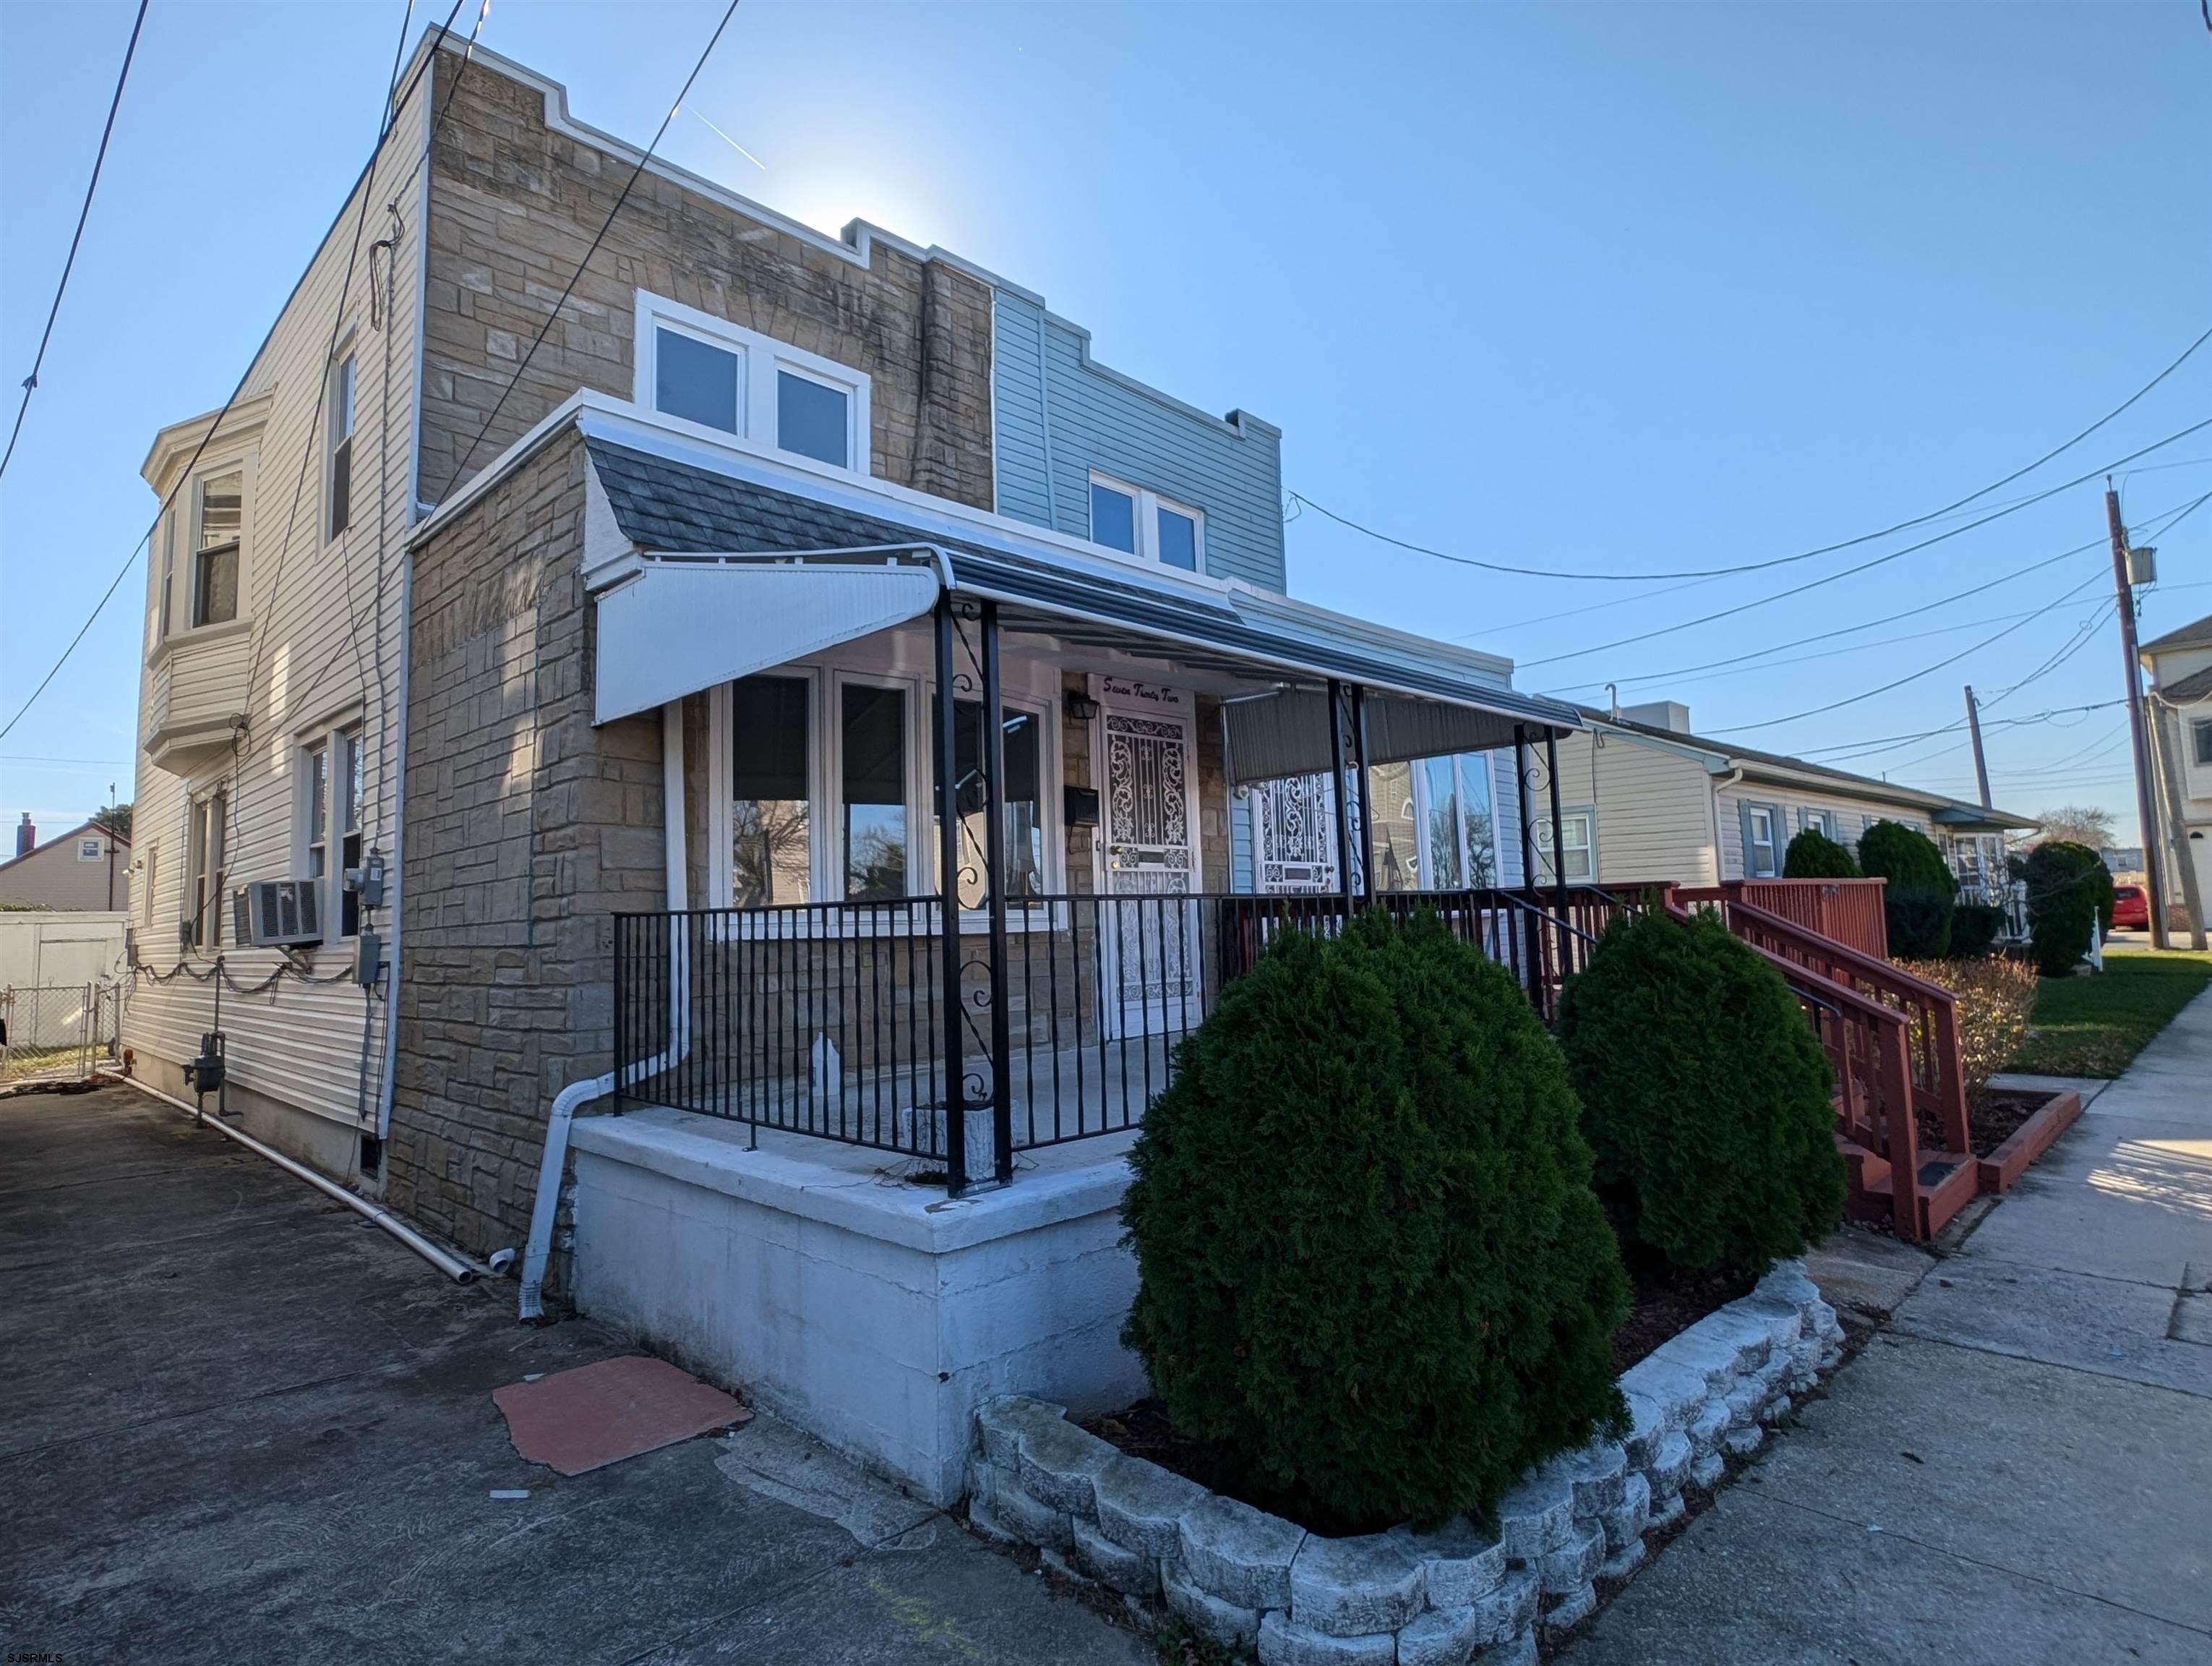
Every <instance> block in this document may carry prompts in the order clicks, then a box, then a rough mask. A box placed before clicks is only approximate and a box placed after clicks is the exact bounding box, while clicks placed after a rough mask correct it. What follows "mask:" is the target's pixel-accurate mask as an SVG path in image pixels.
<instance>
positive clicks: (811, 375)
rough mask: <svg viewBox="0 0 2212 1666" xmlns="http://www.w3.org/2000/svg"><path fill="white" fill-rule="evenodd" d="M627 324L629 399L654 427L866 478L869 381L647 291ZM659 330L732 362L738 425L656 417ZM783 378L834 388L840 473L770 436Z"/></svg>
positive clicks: (665, 414)
mask: <svg viewBox="0 0 2212 1666" xmlns="http://www.w3.org/2000/svg"><path fill="white" fill-rule="evenodd" d="M632 317H633V319H634V320H635V322H634V325H633V330H634V337H633V342H632V347H633V351H632V353H631V355H630V356H631V358H632V360H633V362H634V364H633V370H632V375H631V383H630V397H631V398H632V399H633V400H634V401H635V403H636V404H638V405H639V406H640V407H641V409H643V410H649V411H652V412H653V414H654V415H655V416H656V417H659V420H661V421H662V422H665V423H673V424H675V425H676V426H677V427H678V429H682V430H684V431H685V432H687V433H690V434H695V435H698V436H699V437H700V438H702V439H704V440H707V441H710V442H712V443H714V444H716V445H726V444H728V443H729V442H730V441H732V440H733V439H735V440H738V441H744V442H745V443H747V444H749V445H752V446H757V447H763V448H766V449H769V450H773V451H775V453H776V454H777V455H778V456H781V457H790V458H796V459H799V462H800V463H801V464H802V465H811V466H813V467H815V468H820V469H829V470H831V471H835V472H837V473H841V474H858V475H863V476H865V475H867V474H870V473H872V471H873V466H874V459H873V456H872V447H871V432H872V428H871V410H872V388H873V380H872V378H871V377H870V376H869V374H868V373H867V372H866V371H865V370H858V369H855V368H854V367H853V366H851V365H849V364H842V363H840V362H838V361H836V359H832V358H827V357H825V356H823V355H822V354H819V353H810V352H808V351H807V350H805V348H803V347H795V346H793V345H792V344H790V343H789V342H786V341H779V340H777V339H776V338H775V337H774V336H770V335H765V334H763V332H761V331H758V330H749V329H747V328H746V327H745V326H744V325H741V324H733V323H732V322H731V321H730V320H729V319H724V318H717V317H716V316H714V313H708V312H702V311H701V310H700V309H699V308H698V307H687V306H685V305H684V303H683V302H682V301H674V300H671V299H670V298H669V297H668V296H666V295H655V294H654V293H653V291H651V290H650V289H638V290H636V291H635V306H634V308H633V312H632ZM663 329H666V330H671V331H674V332H675V333H676V334H678V335H681V336H689V337H691V338H692V339H693V340H695V341H698V342H701V343H703V344H705V345H707V346H709V347H714V348H718V349H720V350H721V351H723V352H725V353H731V354H734V355H736V356H737V360H738V389H737V395H738V397H737V423H738V425H737V428H736V429H734V430H732V429H720V428H716V427H715V426H714V424H713V423H701V422H695V421H693V420H692V419H691V418H690V417H679V416H677V415H675V414H674V413H673V412H671V411H665V410H661V408H660V404H659V331H661V330H663ZM783 371H789V372H790V373H791V374H793V375H795V376H798V377H799V378H800V379H801V380H806V381H811V382H817V383H819V384H822V385H823V386H828V387H831V388H834V389H836V390H837V391H838V392H842V393H843V394H844V395H845V423H846V448H845V449H846V462H845V463H844V465H843V466H842V468H841V467H840V466H839V465H836V464H835V463H825V462H823V460H822V459H820V458H818V457H814V456H811V455H810V454H809V453H805V452H800V451H787V450H785V449H784V447H783V446H782V444H781V441H779V439H778V437H777V434H776V425H777V410H778V389H777V381H776V378H777V376H778V374H780V373H781V372H783Z"/></svg>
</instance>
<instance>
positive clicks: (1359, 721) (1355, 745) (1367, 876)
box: [1352, 683, 1375, 903]
mask: <svg viewBox="0 0 2212 1666" xmlns="http://www.w3.org/2000/svg"><path fill="white" fill-rule="evenodd" d="M1352 770H1353V777H1354V781H1355V784H1356V785H1357V786H1358V793H1356V794H1355V796H1356V797H1357V798H1358V800H1359V847H1358V854H1359V894H1360V895H1361V896H1362V897H1364V898H1366V899H1367V901H1369V902H1370V903H1372V902H1373V901H1374V900H1375V824H1374V822H1373V821H1372V820H1371V819H1370V818H1371V817H1372V816H1373V815H1374V813H1375V806H1374V805H1373V804H1371V803H1370V802H1369V800H1368V792H1367V689H1366V685H1365V684H1360V683H1354V684H1352Z"/></svg>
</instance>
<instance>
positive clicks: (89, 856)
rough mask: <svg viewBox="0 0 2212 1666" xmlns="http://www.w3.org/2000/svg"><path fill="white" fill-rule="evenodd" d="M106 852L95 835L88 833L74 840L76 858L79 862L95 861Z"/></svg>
mask: <svg viewBox="0 0 2212 1666" xmlns="http://www.w3.org/2000/svg"><path fill="white" fill-rule="evenodd" d="M106 854H107V850H106V847H105V846H103V845H102V844H101V843H100V839H99V836H97V835H90V836H86V837H84V838H82V839H79V840H78V841H77V842H76V859H77V860H79V861H80V862H96V861H99V860H100V859H101V858H102V857H104V856H106Z"/></svg>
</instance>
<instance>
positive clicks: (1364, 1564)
mask: <svg viewBox="0 0 2212 1666" xmlns="http://www.w3.org/2000/svg"><path fill="white" fill-rule="evenodd" d="M1425 1592H1426V1585H1425V1582H1424V1580H1423V1578H1422V1574H1421V1561H1420V1558H1419V1555H1418V1554H1416V1552H1415V1550H1414V1547H1413V1544H1412V1542H1411V1541H1409V1540H1407V1539H1402V1538H1399V1537H1396V1536H1395V1535H1391V1534H1389V1533H1370V1534H1367V1535H1364V1536H1362V1537H1359V1538H1353V1539H1324V1538H1323V1537H1322V1536H1321V1535H1319V1534H1317V1533H1315V1534H1309V1535H1307V1536H1306V1541H1305V1542H1304V1544H1302V1545H1300V1546H1299V1547H1298V1554H1297V1557H1296V1558H1295V1560H1292V1561H1291V1619H1293V1620H1296V1621H1297V1623H1298V1624H1299V1625H1300V1626H1307V1627H1310V1628H1311V1629H1313V1630H1315V1631H1317V1632H1326V1633H1328V1634H1329V1635H1330V1636H1332V1637H1362V1636H1365V1635H1367V1634H1368V1633H1373V1632H1395V1631H1396V1630H1397V1629H1398V1627H1399V1626H1402V1625H1404V1624H1405V1623H1406V1622H1407V1620H1411V1619H1412V1618H1413V1616H1414V1615H1415V1614H1419V1612H1420V1611H1421V1609H1422V1608H1423V1607H1424V1605H1425V1601H1426V1596H1425Z"/></svg>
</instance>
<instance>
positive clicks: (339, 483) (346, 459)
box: [323, 353, 354, 538]
mask: <svg viewBox="0 0 2212 1666" xmlns="http://www.w3.org/2000/svg"><path fill="white" fill-rule="evenodd" d="M353 392H354V372H353V355H352V354H350V353H349V354H347V355H346V356H345V358H344V359H343V361H342V362H340V363H339V364H338V366H337V368H335V369H333V370H332V371H331V394H330V410H328V411H327V412H326V413H325V417H324V420H325V423H327V424H328V425H329V426H328V432H329V435H330V448H331V454H330V492H329V496H328V497H327V499H326V501H327V502H328V503H329V505H330V524H329V526H327V527H325V529H324V532H323V536H324V537H325V538H336V537H337V535H338V534H339V533H340V532H343V531H345V529H346V528H347V527H348V526H350V525H352V524H353Z"/></svg>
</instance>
